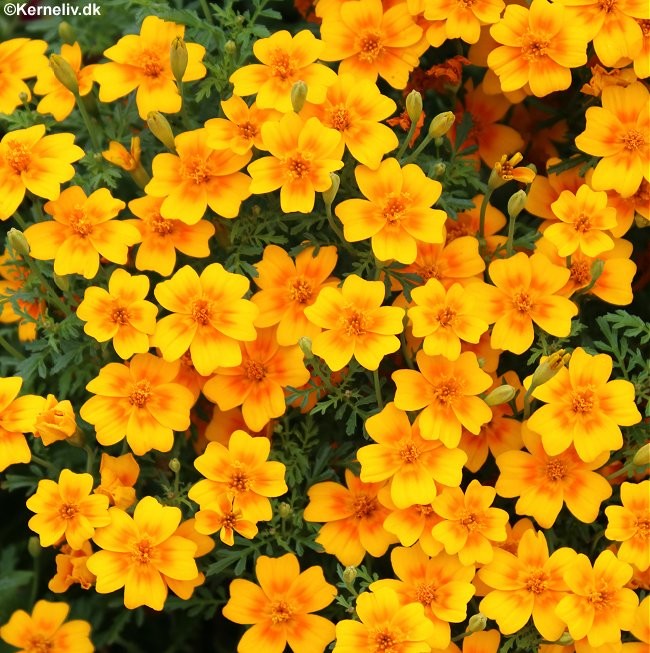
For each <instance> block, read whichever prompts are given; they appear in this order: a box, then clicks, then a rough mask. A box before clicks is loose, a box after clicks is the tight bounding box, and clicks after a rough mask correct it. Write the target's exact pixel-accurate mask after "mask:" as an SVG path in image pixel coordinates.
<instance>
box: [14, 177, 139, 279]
mask: <svg viewBox="0 0 650 653" xmlns="http://www.w3.org/2000/svg"><path fill="white" fill-rule="evenodd" d="M125 206H126V205H125V204H124V202H123V201H122V200H118V199H116V198H114V197H113V196H112V195H111V193H110V191H109V190H108V189H107V188H100V189H99V190H96V191H95V192H94V193H92V194H91V195H89V196H86V193H85V192H84V191H83V189H82V188H81V186H70V187H69V188H66V189H65V190H64V191H63V192H62V193H61V195H60V197H59V199H58V200H54V201H51V202H48V203H47V204H46V205H45V207H44V208H45V212H46V213H47V214H49V215H51V216H52V217H53V218H54V220H49V221H47V222H39V223H37V224H34V225H32V226H31V227H28V228H27V229H26V230H25V238H27V241H28V242H29V246H30V248H31V251H30V256H33V257H34V258H35V259H39V260H41V261H50V260H52V259H54V272H55V273H56V274H59V275H64V274H81V275H83V276H84V277H85V278H86V279H92V278H93V277H95V276H96V274H97V272H98V271H99V258H100V256H103V257H104V258H106V259H108V260H109V261H112V262H113V263H119V264H120V265H123V264H124V263H126V258H127V254H128V251H129V246H131V245H133V244H134V243H137V242H138V241H139V240H140V234H139V233H138V231H137V229H135V228H134V227H132V226H131V225H130V224H127V223H126V222H124V221H120V220H113V218H114V217H115V216H116V215H117V214H118V213H119V212H120V211H121V210H122V209H123V208H124V207H125Z"/></svg>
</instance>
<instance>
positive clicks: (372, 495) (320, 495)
mask: <svg viewBox="0 0 650 653" xmlns="http://www.w3.org/2000/svg"><path fill="white" fill-rule="evenodd" d="M345 483H346V486H347V487H344V486H343V485H340V484H339V483H334V482H332V481H326V482H324V483H316V485H312V486H311V487H310V488H309V491H308V495H309V504H308V505H307V507H306V508H305V512H304V515H303V517H304V519H305V521H315V522H327V523H325V524H324V525H323V526H321V528H320V531H319V532H318V537H317V538H316V542H318V543H319V544H320V545H321V546H322V547H323V548H324V549H325V551H326V552H327V553H329V554H331V555H334V556H336V557H337V558H338V560H339V562H340V563H341V564H342V565H346V566H356V565H358V564H359V563H360V562H361V561H362V560H363V557H364V555H365V554H366V552H367V553H369V554H370V555H371V556H373V557H375V558H379V557H381V556H383V555H384V553H386V551H387V550H388V547H389V546H390V544H392V543H393V542H396V541H397V538H396V537H395V536H394V535H392V534H391V533H388V531H386V530H385V529H384V527H383V523H384V520H385V519H386V517H387V516H388V510H387V509H386V508H384V507H383V506H382V505H381V504H380V503H379V500H378V496H377V494H378V492H379V490H380V489H381V488H382V487H383V485H384V484H383V483H364V482H363V481H361V480H360V479H359V477H357V476H355V475H354V474H353V473H352V472H351V471H350V470H349V469H346V470H345Z"/></svg>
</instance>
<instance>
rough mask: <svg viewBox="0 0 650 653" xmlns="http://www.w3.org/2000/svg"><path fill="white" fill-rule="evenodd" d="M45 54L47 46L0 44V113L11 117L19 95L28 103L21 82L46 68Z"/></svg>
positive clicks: (30, 41) (21, 41)
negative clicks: (23, 96) (23, 95)
mask: <svg viewBox="0 0 650 653" xmlns="http://www.w3.org/2000/svg"><path fill="white" fill-rule="evenodd" d="M45 50H47V43H46V42H45V41H41V40H35V39H9V40H8V41H3V42H2V43H0V71H2V72H0V113H5V114H7V115H11V114H12V113H13V112H14V109H15V108H16V107H17V106H19V105H20V104H22V102H21V99H20V94H21V93H24V94H25V95H26V96H27V99H28V100H29V99H30V98H31V97H32V94H31V92H30V90H29V86H27V84H25V82H24V81H23V80H25V79H28V78H29V77H36V75H38V73H39V72H40V71H41V70H43V69H45V68H47V67H48V61H47V57H45V56H44V53H45ZM82 156H83V155H82ZM1 196H2V193H0V197H1ZM12 213H13V211H12ZM2 219H3V220H4V218H2Z"/></svg>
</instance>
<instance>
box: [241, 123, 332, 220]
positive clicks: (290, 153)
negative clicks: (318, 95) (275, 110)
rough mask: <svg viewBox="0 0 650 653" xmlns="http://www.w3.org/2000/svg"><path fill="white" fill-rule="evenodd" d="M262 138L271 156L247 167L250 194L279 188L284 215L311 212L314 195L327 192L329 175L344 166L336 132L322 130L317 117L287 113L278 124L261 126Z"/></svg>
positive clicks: (322, 127)
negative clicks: (250, 178) (295, 212)
mask: <svg viewBox="0 0 650 653" xmlns="http://www.w3.org/2000/svg"><path fill="white" fill-rule="evenodd" d="M262 139H263V141H264V144H265V146H266V148H267V149H268V150H269V154H270V156H265V157H262V158H261V159H257V160H256V161H253V163H251V164H250V165H249V166H248V173H249V174H250V176H251V177H252V178H253V182H252V183H251V187H250V190H251V192H252V193H255V194H261V193H270V192H271V191H274V190H276V189H278V188H280V205H281V207H282V211H283V212H284V213H291V212H293V211H298V212H299V213H309V212H311V211H312V210H313V208H314V202H315V201H316V192H319V193H322V192H323V191H326V190H327V189H328V188H329V187H330V186H331V185H332V180H331V178H330V173H331V172H334V171H335V170H339V169H340V168H342V167H343V162H342V161H341V155H342V147H341V145H342V143H341V135H340V134H339V132H337V131H336V130H335V129H329V128H328V127H324V126H323V125H322V124H321V122H320V120H318V118H316V117H312V118H309V119H308V120H307V121H304V120H303V119H302V118H301V117H300V116H298V115H297V114H296V113H287V114H285V115H284V116H283V117H282V119H281V120H279V121H278V122H267V123H265V124H264V125H262Z"/></svg>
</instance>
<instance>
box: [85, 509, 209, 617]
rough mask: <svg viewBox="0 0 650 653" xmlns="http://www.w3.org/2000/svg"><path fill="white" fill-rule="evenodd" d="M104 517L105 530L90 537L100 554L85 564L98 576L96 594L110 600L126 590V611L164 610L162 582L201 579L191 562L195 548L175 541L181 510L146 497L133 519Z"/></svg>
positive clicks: (116, 513)
mask: <svg viewBox="0 0 650 653" xmlns="http://www.w3.org/2000/svg"><path fill="white" fill-rule="evenodd" d="M108 512H109V515H110V520H109V524H108V525H107V526H105V527H104V528H102V529H99V530H98V531H97V532H96V533H95V535H94V537H93V540H94V542H95V544H97V546H99V547H100V548H101V549H103V550H102V551H97V552H96V553H94V554H93V555H92V556H91V557H90V558H89V559H88V563H87V565H88V569H89V570H90V571H91V572H92V573H93V574H95V576H97V583H96V585H95V589H96V590H97V592H98V593H99V594H108V593H109V592H114V591H116V590H119V589H121V588H122V587H124V605H125V606H126V607H127V608H128V609H129V610H133V609H135V608H137V607H139V606H141V605H147V606H149V607H150V608H153V609H154V610H162V609H163V605H164V603H165V599H166V598H167V584H166V583H165V577H169V578H172V579H176V580H192V579H194V578H196V577H197V576H198V573H199V571H198V569H197V567H196V562H194V553H195V552H196V548H197V547H196V544H195V543H194V542H192V541H191V540H189V539H187V538H185V537H180V536H178V535H175V531H176V529H177V527H178V525H179V523H180V521H181V511H180V509H179V508H174V507H172V506H163V505H161V504H160V503H158V501H157V500H156V499H155V498H154V497H144V499H142V500H141V501H140V502H139V503H138V505H137V506H136V507H135V512H134V513H133V517H131V516H130V515H128V514H127V513H126V512H124V511H123V510H120V509H119V508H109V510H108Z"/></svg>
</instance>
